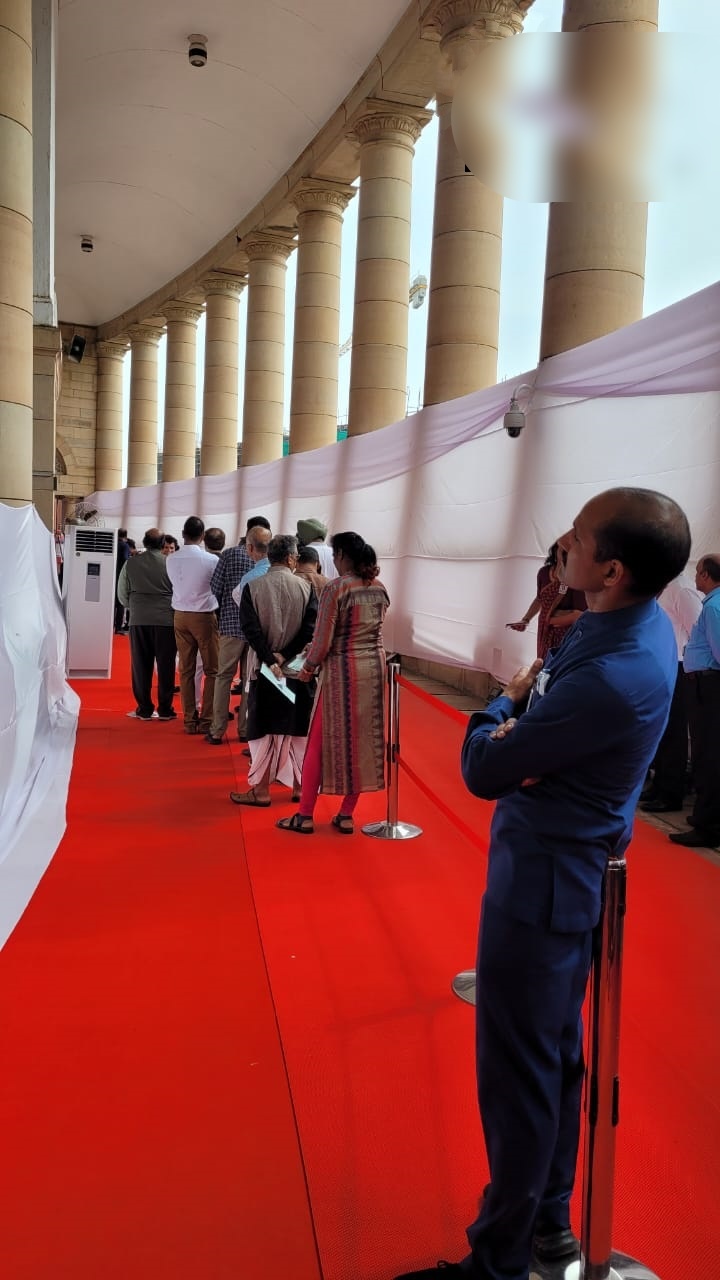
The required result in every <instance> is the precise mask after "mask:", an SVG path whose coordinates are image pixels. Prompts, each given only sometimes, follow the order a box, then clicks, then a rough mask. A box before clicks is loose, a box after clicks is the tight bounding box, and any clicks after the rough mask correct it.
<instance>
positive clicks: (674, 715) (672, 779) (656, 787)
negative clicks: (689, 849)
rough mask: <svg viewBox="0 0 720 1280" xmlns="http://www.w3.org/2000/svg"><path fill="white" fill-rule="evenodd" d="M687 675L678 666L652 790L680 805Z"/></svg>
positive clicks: (685, 742) (685, 747) (685, 750)
mask: <svg viewBox="0 0 720 1280" xmlns="http://www.w3.org/2000/svg"><path fill="white" fill-rule="evenodd" d="M687 685H688V678H687V676H686V675H685V672H684V671H683V666H682V663H680V664H679V666H678V674H677V679H676V681H675V690H674V692H673V696H672V702H671V704H670V717H669V719H668V722H667V728H666V730H665V732H664V734H663V736H662V738H661V739H660V744H659V746H658V749H657V752H656V753H655V761H654V768H655V776H654V778H653V792H654V793H655V795H656V796H657V797H658V799H659V800H664V801H665V802H666V803H667V804H674V805H677V807H678V809H682V803H683V797H684V795H685V776H686V774H687V763H688V694H687Z"/></svg>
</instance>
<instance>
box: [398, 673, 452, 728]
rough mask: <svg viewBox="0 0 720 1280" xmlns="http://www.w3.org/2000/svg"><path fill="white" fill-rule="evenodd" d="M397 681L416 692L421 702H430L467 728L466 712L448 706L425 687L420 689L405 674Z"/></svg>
mask: <svg viewBox="0 0 720 1280" xmlns="http://www.w3.org/2000/svg"><path fill="white" fill-rule="evenodd" d="M397 682H398V684H399V685H400V687H401V688H402V689H407V690H408V692H409V693H414V695H415V697H416V698H420V700H421V702H427V703H429V704H430V706H431V707H434V708H435V710H436V711H441V712H442V713H443V715H446V716H448V717H449V718H450V720H454V721H455V723H456V724H461V725H462V726H463V728H467V722H468V719H469V716H468V715H467V713H466V712H464V711H458V709H457V707H448V706H447V705H446V704H445V703H444V702H441V701H440V699H439V698H436V697H435V696H434V694H432V693H427V692H426V691H425V689H418V687H417V685H416V684H411V682H410V681H409V680H406V679H405V677H404V676H398V678H397Z"/></svg>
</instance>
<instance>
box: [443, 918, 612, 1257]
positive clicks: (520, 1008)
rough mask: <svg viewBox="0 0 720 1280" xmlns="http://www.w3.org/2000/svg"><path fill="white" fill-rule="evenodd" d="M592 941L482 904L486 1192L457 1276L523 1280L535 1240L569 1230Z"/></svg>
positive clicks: (480, 1052)
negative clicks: (521, 920)
mask: <svg viewBox="0 0 720 1280" xmlns="http://www.w3.org/2000/svg"><path fill="white" fill-rule="evenodd" d="M591 954H592V933H591V932H590V931H586V932H582V933H549V932H548V931H547V930H546V929H543V928H540V927H538V926H535V925H527V924H521V923H519V922H518V921H517V920H513V919H512V918H511V917H510V916H508V915H507V914H506V913H505V912H504V911H502V910H501V909H500V908H499V907H496V906H493V905H492V904H491V903H489V902H488V901H487V899H485V900H484V901H483V907H482V914H481V920H480V941H479V945H478V966H477V1006H476V1035H477V1046H476V1049H477V1078H478V1097H479V1101H480V1115H481V1118H482V1125H483V1132H484V1134H485V1146H486V1149H487V1156H488V1162H489V1166H490V1179H491V1182H490V1186H489V1188H488V1190H487V1193H486V1195H485V1199H484V1202H483V1205H482V1209H481V1211H480V1215H479V1217H478V1218H477V1220H476V1221H475V1222H474V1223H473V1224H472V1226H471V1227H469V1228H468V1232H467V1235H468V1240H469V1242H470V1248H471V1255H470V1257H469V1258H467V1259H465V1261H464V1262H463V1264H462V1265H463V1270H464V1271H466V1272H467V1274H468V1275H471V1276H473V1277H477V1278H478V1280H527V1275H528V1268H529V1265H530V1258H531V1254H532V1242H533V1237H534V1235H535V1232H536V1231H539V1232H543V1233H548V1232H552V1231H558V1230H563V1229H565V1228H567V1227H568V1226H569V1225H570V1209H569V1206H570V1196H571V1194H572V1189H573V1183H574V1181H575V1165H576V1162H577V1151H578V1141H579V1136H580V1103H581V1098H582V1086H583V1072H584V1061H583V1047H582V1046H583V1036H582V1005H583V999H584V996H585V989H586V987H587V981H588V976H589V973H590V961H591Z"/></svg>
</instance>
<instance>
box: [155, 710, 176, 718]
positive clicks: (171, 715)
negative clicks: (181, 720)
mask: <svg viewBox="0 0 720 1280" xmlns="http://www.w3.org/2000/svg"><path fill="white" fill-rule="evenodd" d="M177 718H178V714H177V711H173V710H172V708H171V709H170V710H169V711H158V720H177Z"/></svg>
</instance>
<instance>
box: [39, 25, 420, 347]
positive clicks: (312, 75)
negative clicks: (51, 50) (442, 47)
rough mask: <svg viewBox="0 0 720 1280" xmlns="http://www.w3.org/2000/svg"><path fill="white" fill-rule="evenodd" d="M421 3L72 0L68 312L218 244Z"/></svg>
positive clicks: (59, 257)
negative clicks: (197, 56)
mask: <svg viewBox="0 0 720 1280" xmlns="http://www.w3.org/2000/svg"><path fill="white" fill-rule="evenodd" d="M406 7H407V0H363V3H362V4H361V5H358V4H353V3H350V2H349V0H285V2H284V3H280V0H203V3H202V4H198V3H194V4H193V3H191V2H190V0H172V2H171V0H60V14H59V31H58V70H57V97H56V121H57V123H56V197H55V199H56V242H55V270H56V288H57V294H58V313H59V317H60V319H61V320H63V321H69V322H74V323H76V324H85V325H97V324H101V323H103V322H104V321H107V320H109V319H112V318H113V317H114V316H116V315H119V314H121V313H122V312H124V311H126V310H128V309H129V308H130V307H131V306H133V305H134V304H135V303H137V302H138V301H139V300H140V299H141V298H144V297H147V296H148V295H149V294H151V293H153V292H154V291H155V290H157V289H159V288H161V287H162V285H163V284H165V283H166V281H168V280H171V279H173V278H174V277H175V276H177V275H179V274H180V273H181V272H182V271H184V270H185V269H186V268H188V267H189V266H191V265H192V264H193V263H194V262H196V261H197V259H198V258H200V257H202V256H203V254H205V253H206V252H207V251H208V250H209V249H211V248H212V246H213V245H214V244H215V243H216V242H217V241H218V240H220V239H221V238H222V236H224V235H225V234H226V233H227V232H228V231H229V230H230V229H231V228H232V227H233V226H234V225H235V224H236V223H238V222H240V221H241V219H242V218H243V217H244V216H245V215H246V214H247V213H248V212H249V211H250V210H251V209H253V208H254V207H255V205H256V204H258V202H259V201H260V200H261V199H262V198H263V196H264V195H265V193H266V192H267V191H268V190H269V189H270V188H271V187H272V186H273V185H274V184H275V183H276V182H277V181H278V180H279V179H280V178H281V177H282V176H283V174H284V173H285V172H286V170H287V169H288V168H289V167H290V165H291V164H293V162H294V161H295V160H296V159H297V157H298V155H299V153H300V152H301V151H302V150H303V149H304V147H306V146H307V145H308V143H309V142H311V141H312V139H313V138H314V136H315V134H316V133H317V132H318V130H319V129H320V128H321V127H322V125H323V124H325V122H326V121H327V120H328V119H329V117H330V116H331V115H332V114H333V112H334V111H335V110H336V109H337V107H338V106H339V105H340V104H341V103H342V101H343V100H344V98H345V97H346V96H347V94H348V93H349V91H350V89H351V88H352V86H353V84H354V83H355V82H356V81H357V80H358V79H359V77H360V76H361V75H362V74H363V73H364V72H365V70H366V68H367V66H368V65H369V63H370V62H371V61H372V59H373V57H374V56H375V54H376V53H377V51H378V49H379V48H380V47H381V46H382V44H383V43H384V42H385V40H386V39H387V37H388V35H389V34H390V32H391V31H392V29H393V27H394V26H395V25H396V23H397V22H398V21H399V19H400V18H401V17H402V14H403V12H404V11H405V9H406ZM196 33H202V34H203V35H206V36H207V39H208V61H207V66H206V67H204V68H202V69H195V68H193V67H191V66H190V64H189V61H188V36H190V35H193V34H196ZM83 235H90V236H92V237H93V240H94V250H93V252H92V253H91V254H86V253H83V252H82V250H81V248H80V238H81V236H83Z"/></svg>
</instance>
